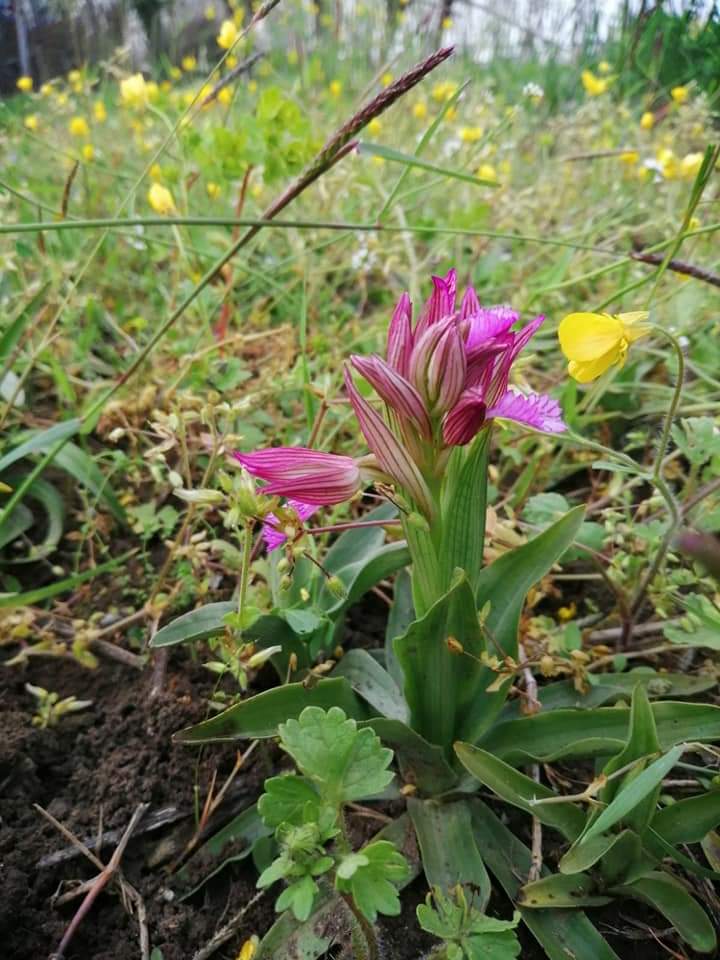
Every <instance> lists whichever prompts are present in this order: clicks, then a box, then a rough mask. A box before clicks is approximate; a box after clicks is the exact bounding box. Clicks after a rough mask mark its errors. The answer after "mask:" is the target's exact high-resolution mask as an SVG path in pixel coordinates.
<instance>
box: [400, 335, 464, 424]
mask: <svg viewBox="0 0 720 960" xmlns="http://www.w3.org/2000/svg"><path fill="white" fill-rule="evenodd" d="M466 373H467V361H466V359H465V347H464V345H463V342H462V338H461V337H460V331H459V329H458V325H457V321H456V320H455V318H454V317H446V318H445V319H444V320H441V321H440V322H439V323H436V324H434V325H433V326H432V327H430V328H429V329H428V330H426V331H425V333H424V334H423V335H422V336H421V337H420V339H419V340H416V342H415V347H414V349H413V353H412V357H411V360H410V379H411V380H412V382H413V383H414V384H415V386H416V387H417V389H418V391H419V392H420V395H421V396H423V397H424V398H425V400H426V401H427V405H428V408H429V409H430V410H431V411H433V412H439V413H445V411H447V410H449V409H450V407H452V405H453V404H454V403H455V401H456V400H457V399H458V397H459V396H460V394H461V393H462V391H463V387H464V386H465V376H466Z"/></svg>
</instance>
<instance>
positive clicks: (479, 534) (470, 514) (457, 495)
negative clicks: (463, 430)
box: [438, 429, 490, 593]
mask: <svg viewBox="0 0 720 960" xmlns="http://www.w3.org/2000/svg"><path fill="white" fill-rule="evenodd" d="M489 449H490V429H487V430H483V431H482V433H480V434H479V435H478V436H477V437H476V438H475V440H474V441H473V443H472V444H470V446H469V447H456V448H455V450H454V451H453V453H452V456H451V457H450V461H449V463H448V467H447V473H448V476H447V478H446V480H445V482H444V484H443V489H444V491H445V498H444V499H445V502H444V503H443V507H442V516H443V518H444V520H443V531H442V548H441V550H440V552H439V556H438V559H439V561H440V574H441V576H442V578H443V580H442V582H443V583H444V584H447V585H448V586H449V585H450V584H451V582H452V578H453V574H454V572H455V570H457V569H458V568H459V569H460V570H464V571H465V573H466V575H467V578H468V582H469V584H470V586H471V588H472V590H473V593H475V592H476V591H477V588H478V582H479V578H480V571H481V570H482V565H483V550H484V548H485V512H486V504H487V469H488V453H489Z"/></svg>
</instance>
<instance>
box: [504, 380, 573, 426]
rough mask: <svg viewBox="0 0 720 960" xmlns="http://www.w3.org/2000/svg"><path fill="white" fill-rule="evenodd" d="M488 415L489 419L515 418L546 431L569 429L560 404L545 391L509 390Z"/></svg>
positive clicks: (518, 421)
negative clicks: (522, 391)
mask: <svg viewBox="0 0 720 960" xmlns="http://www.w3.org/2000/svg"><path fill="white" fill-rule="evenodd" d="M487 417H488V420H490V419H491V418H492V417H502V418H503V419H505V420H515V421H516V422H517V423H523V424H525V425H526V426H528V427H533V428H534V429H535V430H542V431H543V432H544V433H562V432H563V431H564V430H567V426H566V424H565V422H564V421H563V418H562V411H561V410H560V404H559V403H558V402H557V401H556V400H553V399H552V397H548V396H547V395H546V394H544V393H530V394H528V395H527V396H525V394H523V393H516V392H515V391H514V390H508V391H507V392H506V393H504V394H503V396H502V397H500V399H499V400H498V401H497V403H495V404H494V406H492V407H490V409H489V410H488V412H487Z"/></svg>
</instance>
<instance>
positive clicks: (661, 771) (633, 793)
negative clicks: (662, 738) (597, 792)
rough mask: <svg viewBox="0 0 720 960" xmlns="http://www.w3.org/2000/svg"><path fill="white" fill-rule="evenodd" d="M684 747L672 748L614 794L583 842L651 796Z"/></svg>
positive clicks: (602, 831) (608, 826)
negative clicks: (613, 797)
mask: <svg viewBox="0 0 720 960" xmlns="http://www.w3.org/2000/svg"><path fill="white" fill-rule="evenodd" d="M685 749H686V747H685V745H684V744H680V745H679V746H677V747H673V749H672V750H670V752H669V753H666V754H665V756H664V757H660V759H659V760H655V762H654V763H651V764H650V766H649V767H647V768H646V769H645V770H643V772H642V773H641V774H639V775H638V776H637V777H636V778H635V779H634V780H632V781H631V782H630V783H628V785H627V786H625V787H623V789H622V790H621V791H620V792H619V793H618V794H616V796H615V799H614V800H613V801H612V803H611V804H610V806H608V807H606V808H605V810H603V812H602V813H601V814H600V816H599V817H598V818H597V819H596V820H594V821H593V823H592V825H591V826H590V828H589V829H588V830H587V832H586V833H585V834H584V836H583V841H585V842H586V841H588V840H590V839H591V838H592V837H596V836H598V834H601V833H604V832H605V831H606V830H609V829H610V827H612V826H614V825H615V824H616V823H619V822H620V821H621V820H623V819H624V818H626V817H627V816H628V814H629V813H631V812H632V811H633V810H634V809H635V807H637V805H638V804H639V803H641V802H642V801H643V800H644V799H645V797H647V796H648V794H651V793H652V792H653V791H654V790H655V788H656V787H657V786H658V785H659V784H660V783H661V782H662V780H663V778H664V777H665V776H667V774H668V773H669V772H670V771H671V770H672V768H673V767H674V766H675V764H676V763H677V762H678V760H679V759H680V757H681V756H682V755H683V752H684V751H685Z"/></svg>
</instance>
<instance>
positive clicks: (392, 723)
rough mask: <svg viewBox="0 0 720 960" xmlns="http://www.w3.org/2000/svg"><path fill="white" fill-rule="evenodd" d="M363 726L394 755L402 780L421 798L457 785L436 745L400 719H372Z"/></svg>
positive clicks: (455, 775)
mask: <svg viewBox="0 0 720 960" xmlns="http://www.w3.org/2000/svg"><path fill="white" fill-rule="evenodd" d="M364 725H366V726H369V727H372V729H373V730H374V731H375V733H377V735H378V736H379V737H380V739H381V740H382V742H383V743H385V744H387V746H389V747H391V748H392V749H393V751H394V752H395V758H396V760H397V762H398V764H399V766H400V771H401V773H402V776H403V779H404V780H405V781H406V782H407V783H412V784H415V785H416V786H417V788H418V791H419V793H420V795H421V796H422V795H426V796H427V795H430V796H433V795H436V794H438V793H444V792H445V791H446V790H452V789H453V787H456V786H457V783H458V778H457V774H456V773H455V772H454V771H453V769H452V767H450V765H449V764H448V762H447V760H446V759H445V756H444V754H443V751H442V750H441V749H440V747H438V746H437V745H436V744H433V743H428V741H427V740H425V738H424V737H421V736H420V734H419V733H416V732H415V731H414V730H413V729H412V728H411V727H409V726H408V725H407V724H405V723H401V722H400V721H399V720H389V719H387V718H386V717H374V718H373V719H371V720H367V721H365V723H364Z"/></svg>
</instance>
